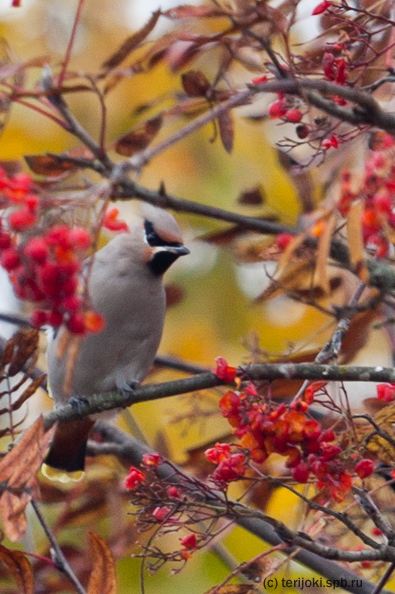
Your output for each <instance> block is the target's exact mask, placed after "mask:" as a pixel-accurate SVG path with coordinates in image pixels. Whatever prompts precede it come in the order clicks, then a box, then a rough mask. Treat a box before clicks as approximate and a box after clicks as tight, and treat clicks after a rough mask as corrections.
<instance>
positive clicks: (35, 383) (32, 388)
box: [0, 374, 46, 415]
mask: <svg viewBox="0 0 395 594" xmlns="http://www.w3.org/2000/svg"><path fill="white" fill-rule="evenodd" d="M45 378H46V375H45V374H44V375H41V376H40V377H36V378H35V379H34V380H32V381H31V382H30V384H29V385H28V386H27V388H25V390H24V391H23V392H22V394H21V395H20V396H19V397H18V398H17V399H16V400H15V401H14V402H12V404H11V406H10V407H9V408H3V409H0V415H2V414H4V413H5V412H8V411H9V410H18V409H20V408H21V406H22V404H24V403H25V402H26V400H29V398H30V397H31V396H33V394H35V392H36V391H37V389H38V388H39V387H40V386H41V385H42V383H43V382H44V380H45Z"/></svg>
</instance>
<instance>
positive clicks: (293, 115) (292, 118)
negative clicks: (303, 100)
mask: <svg viewBox="0 0 395 594" xmlns="http://www.w3.org/2000/svg"><path fill="white" fill-rule="evenodd" d="M302 117H303V115H302V112H301V111H299V109H295V108H294V109H289V110H288V111H287V113H286V114H285V118H286V120H287V121H288V122H291V123H292V124H297V123H299V122H300V120H301V119H302Z"/></svg>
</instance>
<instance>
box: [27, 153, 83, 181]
mask: <svg viewBox="0 0 395 594" xmlns="http://www.w3.org/2000/svg"><path fill="white" fill-rule="evenodd" d="M25 161H26V163H27V164H28V166H29V167H30V169H31V170H32V171H33V173H36V174H37V175H45V176H48V177H59V176H61V175H63V174H65V173H69V172H71V171H75V170H76V169H77V168H78V165H76V163H75V162H72V161H68V160H67V157H61V156H59V157H57V156H56V155H25Z"/></svg>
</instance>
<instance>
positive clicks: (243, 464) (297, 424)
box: [206, 359, 375, 501]
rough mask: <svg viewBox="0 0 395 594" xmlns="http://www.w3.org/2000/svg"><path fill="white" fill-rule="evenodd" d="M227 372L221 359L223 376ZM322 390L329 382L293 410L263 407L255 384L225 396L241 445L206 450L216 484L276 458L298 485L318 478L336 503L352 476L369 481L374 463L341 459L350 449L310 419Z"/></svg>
mask: <svg viewBox="0 0 395 594" xmlns="http://www.w3.org/2000/svg"><path fill="white" fill-rule="evenodd" d="M217 363H218V362H217ZM224 367H225V363H224V360H223V359H221V360H220V366H219V371H220V375H221V376H223V374H224ZM231 369H233V368H229V370H231ZM322 389H325V382H316V383H315V384H312V385H311V386H309V388H308V389H307V390H306V394H305V397H304V399H303V400H297V401H295V402H294V403H292V404H291V405H286V404H284V403H282V404H280V405H271V404H269V403H266V402H264V401H263V400H262V398H261V397H260V396H259V395H258V394H257V392H256V389H255V387H254V385H253V384H252V383H249V384H248V385H247V386H246V388H245V389H244V390H243V391H242V392H240V391H233V390H229V391H228V392H226V394H225V395H224V396H223V397H222V398H221V400H220V408H221V411H222V415H223V416H224V417H225V418H226V419H227V420H228V422H229V423H230V425H231V426H232V427H233V433H234V435H235V436H236V437H237V438H238V439H239V443H237V444H234V445H232V446H231V445H229V444H226V443H225V444H224V443H220V444H216V446H215V447H214V448H210V449H209V450H207V451H206V457H207V458H208V460H210V461H211V462H213V463H214V464H216V465H217V468H216V470H215V471H214V473H213V479H214V480H216V482H217V483H222V485H223V486H225V485H226V484H227V483H229V482H230V481H235V480H237V479H240V478H242V477H243V476H245V474H246V472H247V471H248V469H249V468H251V465H250V464H249V463H250V462H255V463H259V464H260V463H262V462H264V461H265V460H267V458H268V457H269V456H270V455H271V454H274V453H275V454H280V455H281V456H284V457H285V458H286V460H285V466H286V468H289V469H290V471H291V475H292V477H293V479H294V480H295V481H296V482H298V483H306V482H308V481H309V480H310V479H316V480H317V482H318V486H319V487H327V488H328V489H329V493H330V497H331V498H332V499H334V500H335V501H341V500H342V499H343V498H344V496H345V494H346V493H347V492H348V491H349V490H350V488H351V486H352V474H353V473H355V474H356V475H358V476H359V477H360V478H365V477H367V476H369V475H370V474H371V473H372V472H373V470H374V467H375V465H374V462H373V461H372V460H368V459H364V458H363V459H361V458H360V457H355V458H353V457H348V456H346V457H344V456H342V452H343V450H344V446H345V445H346V444H345V443H344V444H343V443H340V444H339V445H336V444H335V443H334V442H335V441H336V436H335V433H334V432H333V430H332V429H325V428H323V427H322V425H321V424H320V423H319V422H318V421H316V420H315V419H314V418H313V417H312V416H311V414H310V411H309V409H310V404H312V403H313V402H314V397H315V394H316V393H317V392H319V391H320V390H322Z"/></svg>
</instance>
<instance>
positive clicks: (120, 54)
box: [101, 10, 161, 70]
mask: <svg viewBox="0 0 395 594" xmlns="http://www.w3.org/2000/svg"><path fill="white" fill-rule="evenodd" d="M160 14H161V11H160V10H157V11H156V12H154V13H152V16H151V18H150V20H149V21H148V23H146V24H145V25H144V27H142V28H141V29H139V31H136V33H133V35H130V36H129V37H128V38H127V39H125V41H124V42H123V43H122V45H121V47H120V48H119V49H118V50H117V51H116V52H115V53H114V54H112V56H110V57H109V58H108V60H106V61H105V62H103V64H102V65H101V67H102V68H104V69H105V70H111V69H112V68H115V67H116V66H118V65H119V64H120V63H121V62H123V60H124V59H125V58H126V57H127V56H128V55H129V54H130V53H131V52H132V51H133V50H134V49H135V48H136V47H137V46H138V45H139V44H140V43H141V42H142V41H144V40H145V38H146V37H147V36H148V35H149V34H150V33H151V31H152V30H153V28H154V27H155V25H156V23H157V21H158V19H159V17H160Z"/></svg>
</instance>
